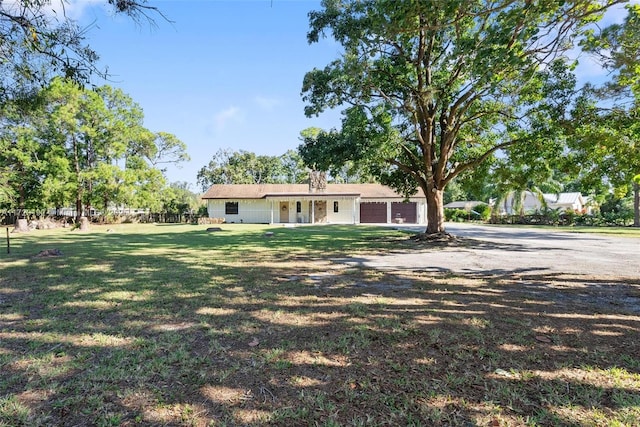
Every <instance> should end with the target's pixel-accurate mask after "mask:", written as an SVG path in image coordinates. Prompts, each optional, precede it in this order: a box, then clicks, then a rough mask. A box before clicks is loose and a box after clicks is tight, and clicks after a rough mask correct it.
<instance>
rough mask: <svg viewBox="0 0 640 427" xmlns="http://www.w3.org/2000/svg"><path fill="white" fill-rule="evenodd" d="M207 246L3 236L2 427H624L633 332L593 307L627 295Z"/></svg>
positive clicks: (306, 252) (366, 235) (583, 285)
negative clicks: (7, 239)
mask: <svg viewBox="0 0 640 427" xmlns="http://www.w3.org/2000/svg"><path fill="white" fill-rule="evenodd" d="M208 227H210V226H191V225H115V226H93V227H92V229H91V230H90V231H89V232H87V233H81V232H78V231H70V230H68V229H57V230H47V231H33V232H31V233H27V234H21V235H12V236H11V253H10V254H6V253H4V252H3V253H2V254H1V255H0V372H1V373H2V375H1V376H0V426H50V425H69V426H71V425H73V426H78V425H80V426H82V425H87V426H139V425H148V426H152V425H153V426H155V425H171V426H178V425H180V426H182V425H185V426H191V425H195V426H201V425H215V426H217V425H282V426H291V425H304V426H307V425H312V426H315V425H318V426H338V425H352V426H365V425H367V426H369V425H403V426H404V425H415V426H417V425H424V426H434V425H435V426H437V425H443V426H444V425H460V426H468V425H491V426H494V425H500V426H501V425H504V426H507V425H529V426H534V425H548V426H551V425H578V426H591V425H603V426H604V425H618V426H634V425H638V420H639V419H640V356H639V355H640V342H639V340H638V337H639V336H640V313H638V312H634V311H633V307H635V306H633V305H632V306H625V305H620V304H618V305H615V304H606V305H603V306H597V305H594V304H601V302H602V301H614V300H613V299H607V298H609V297H611V298H614V296H616V295H617V296H618V297H621V296H624V297H625V298H628V300H629V301H635V300H634V298H636V299H638V301H640V292H639V291H638V289H639V288H640V284H639V283H638V282H637V281H629V280H627V279H620V280H617V281H616V280H611V279H607V281H606V282H605V281H602V280H600V279H599V278H596V277H589V278H582V277H558V276H557V275H556V276H553V277H552V276H536V277H524V278H523V276H522V275H520V276H518V277H511V276H494V277H471V276H470V277H466V276H454V275H450V274H449V275H443V274H434V273H428V272H426V271H419V270H417V271H376V270H372V269H368V268H364V267H358V266H357V265H356V266H353V265H350V266H348V265H346V264H344V263H342V262H340V261H339V259H341V258H344V257H353V258H356V259H357V258H358V257H366V256H367V255H369V254H380V253H386V252H389V251H408V250H425V248H424V247H419V248H418V247H415V246H414V245H416V244H417V243H415V242H413V241H410V240H409V239H408V238H407V237H408V235H407V234H406V233H402V232H400V231H397V230H394V229H392V228H377V227H367V226H304V227H292V228H288V227H270V226H266V225H265V226H260V225H222V226H220V227H221V230H220V231H214V232H207V231H206V229H207V228H208ZM266 233H273V234H272V235H266ZM46 249H59V250H60V251H61V253H62V255H61V256H58V257H36V255H37V254H38V253H39V252H41V251H43V250H46ZM427 250H441V248H440V249H439V248H433V249H428V248H427ZM461 256H464V248H462V252H461ZM615 301H618V300H615ZM596 306H597V307H599V308H598V309H597V310H596V311H594V307H596ZM630 307H631V308H630Z"/></svg>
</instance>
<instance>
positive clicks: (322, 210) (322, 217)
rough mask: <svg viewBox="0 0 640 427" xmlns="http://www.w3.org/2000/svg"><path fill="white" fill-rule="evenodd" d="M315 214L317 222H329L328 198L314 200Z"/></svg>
mask: <svg viewBox="0 0 640 427" xmlns="http://www.w3.org/2000/svg"><path fill="white" fill-rule="evenodd" d="M313 216H314V219H315V222H327V202H326V200H316V201H315V202H314V210H313Z"/></svg>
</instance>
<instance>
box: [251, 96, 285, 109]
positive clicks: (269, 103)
mask: <svg viewBox="0 0 640 427" xmlns="http://www.w3.org/2000/svg"><path fill="white" fill-rule="evenodd" d="M254 102H255V103H256V104H257V105H258V106H259V107H260V108H262V109H263V110H266V111H273V110H274V109H275V108H276V107H278V106H279V105H281V104H282V101H281V100H279V99H277V98H267V97H264V96H257V97H255V99H254Z"/></svg>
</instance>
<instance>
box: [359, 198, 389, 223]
mask: <svg viewBox="0 0 640 427" xmlns="http://www.w3.org/2000/svg"><path fill="white" fill-rule="evenodd" d="M379 222H381V223H386V222H387V204H386V203H377V202H366V203H360V223H369V224H371V223H379Z"/></svg>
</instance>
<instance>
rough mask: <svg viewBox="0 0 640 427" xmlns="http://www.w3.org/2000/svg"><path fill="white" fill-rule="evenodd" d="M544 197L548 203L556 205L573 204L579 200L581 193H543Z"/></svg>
mask: <svg viewBox="0 0 640 427" xmlns="http://www.w3.org/2000/svg"><path fill="white" fill-rule="evenodd" d="M544 198H545V199H546V200H547V202H548V203H555V204H557V205H573V204H574V203H576V202H578V201H581V199H582V193H579V192H575V193H559V194H545V195H544Z"/></svg>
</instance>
